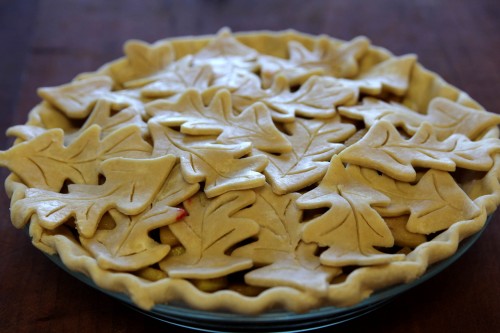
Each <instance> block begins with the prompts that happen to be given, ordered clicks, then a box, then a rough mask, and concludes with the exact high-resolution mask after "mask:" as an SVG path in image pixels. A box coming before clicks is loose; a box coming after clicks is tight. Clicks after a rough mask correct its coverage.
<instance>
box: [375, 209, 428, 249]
mask: <svg viewBox="0 0 500 333" xmlns="http://www.w3.org/2000/svg"><path fill="white" fill-rule="evenodd" d="M384 220H385V223H387V226H388V227H389V229H390V230H391V232H392V236H393V237H394V245H396V246H401V247H403V248H410V249H414V248H416V247H417V246H419V245H420V244H422V243H424V242H426V241H427V237H426V236H425V235H422V234H419V233H415V232H411V231H409V230H408V229H407V228H406V226H407V224H408V215H401V216H395V217H384Z"/></svg>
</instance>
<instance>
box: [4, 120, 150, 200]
mask: <svg viewBox="0 0 500 333" xmlns="http://www.w3.org/2000/svg"><path fill="white" fill-rule="evenodd" d="M100 134H101V130H100V128H99V126H97V125H92V126H91V127H89V128H88V129H87V130H85V132H83V133H82V134H81V135H80V136H79V137H77V138H76V139H75V140H74V141H73V142H72V143H71V144H70V145H68V146H67V147H66V146H64V144H63V141H64V134H63V131H62V130H60V129H51V130H48V131H46V132H44V133H42V134H41V135H40V136H38V137H35V138H33V139H32V140H30V141H25V142H22V143H20V144H17V145H14V146H13V147H12V148H10V149H9V150H7V151H3V152H0V165H3V166H6V167H7V168H9V169H10V170H11V171H12V172H14V173H15V174H17V175H18V176H19V177H20V178H21V179H22V180H23V182H24V183H25V184H26V185H28V186H29V187H37V188H41V189H46V190H54V191H59V190H60V189H61V187H62V186H63V183H64V181H65V180H66V179H69V180H70V181H72V182H73V183H77V184H97V182H98V177H99V169H100V168H99V165H100V163H101V161H103V160H106V159H108V158H112V157H127V158H148V157H150V156H151V153H152V147H151V145H149V143H147V142H146V141H144V140H143V139H142V137H141V133H140V129H139V128H138V127H136V126H127V127H122V128H120V129H119V130H116V131H115V132H113V133H112V134H110V135H108V136H107V137H106V138H104V139H103V140H100Z"/></svg>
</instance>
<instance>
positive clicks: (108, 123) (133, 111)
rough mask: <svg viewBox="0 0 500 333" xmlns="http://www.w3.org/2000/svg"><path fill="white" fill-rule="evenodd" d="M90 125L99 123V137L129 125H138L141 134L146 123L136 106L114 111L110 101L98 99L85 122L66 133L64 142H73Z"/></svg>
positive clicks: (145, 130) (144, 129) (144, 130)
mask: <svg viewBox="0 0 500 333" xmlns="http://www.w3.org/2000/svg"><path fill="white" fill-rule="evenodd" d="M92 125H99V127H100V128H101V137H105V136H107V135H109V134H111V133H113V132H114V131H115V130H118V129H120V128H122V127H126V126H129V125H135V126H138V127H139V128H140V129H141V132H142V134H143V135H145V133H146V132H147V124H146V123H145V122H144V120H142V117H141V111H140V110H138V109H137V108H136V107H134V106H130V107H127V108H125V109H123V110H120V111H118V112H116V111H115V110H113V109H112V102H110V101H108V100H98V101H97V103H96V105H95V106H94V108H93V110H92V112H91V113H90V115H89V117H88V118H87V120H86V121H85V123H84V124H83V125H82V126H81V127H80V128H79V129H78V130H77V131H75V132H71V133H66V135H65V137H64V142H65V143H66V144H69V143H71V142H73V141H74V140H76V138H78V137H79V136H80V135H82V133H83V132H84V131H85V130H87V129H88V128H89V127H91V126H92Z"/></svg>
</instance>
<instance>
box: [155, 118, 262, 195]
mask: <svg viewBox="0 0 500 333" xmlns="http://www.w3.org/2000/svg"><path fill="white" fill-rule="evenodd" d="M149 128H150V132H151V135H152V137H153V142H154V150H153V156H163V155H166V154H173V155H175V156H179V158H180V163H181V170H182V174H183V176H184V178H185V179H186V180H187V181H188V182H189V183H199V182H205V187H204V191H205V194H206V195H207V196H208V197H214V196H217V195H221V194H223V193H225V192H227V191H233V190H246V189H251V188H255V187H260V186H262V185H264V184H265V182H266V180H265V177H264V175H263V174H262V173H261V171H263V170H264V168H265V167H266V165H267V163H268V159H267V157H266V156H264V155H257V156H248V157H245V155H248V154H250V153H251V151H252V145H251V144H250V143H249V142H244V143H238V144H216V143H213V142H214V139H213V137H208V138H206V137H202V136H186V135H185V134H182V133H179V132H177V131H174V130H172V129H170V128H168V127H165V126H162V125H161V124H158V123H156V122H155V121H150V122H149Z"/></svg>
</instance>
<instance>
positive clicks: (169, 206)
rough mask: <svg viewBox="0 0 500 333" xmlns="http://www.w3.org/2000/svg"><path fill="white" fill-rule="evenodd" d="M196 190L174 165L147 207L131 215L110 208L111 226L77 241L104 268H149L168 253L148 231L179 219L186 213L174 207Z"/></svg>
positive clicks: (125, 269)
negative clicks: (112, 225) (113, 225)
mask: <svg viewBox="0 0 500 333" xmlns="http://www.w3.org/2000/svg"><path fill="white" fill-rule="evenodd" d="M198 189H199V185H198V184H188V183H186V181H185V180H184V179H183V178H182V175H181V173H180V170H179V165H178V164H176V165H175V167H174V168H173V169H172V171H170V173H169V175H168V178H167V179H166V181H165V183H164V184H163V187H162V188H161V189H160V190H159V192H158V194H157V195H156V197H155V199H154V201H153V203H152V204H151V206H150V207H148V208H147V209H146V210H144V211H143V212H141V213H139V214H137V215H131V216H130V215H126V214H123V213H121V212H119V211H118V210H116V209H111V210H110V211H109V218H111V219H112V220H113V222H114V224H115V227H114V228H112V229H106V228H104V229H100V228H99V229H97V231H96V233H95V234H94V235H93V237H91V238H84V237H80V241H81V242H82V245H83V246H84V247H85V248H86V249H87V250H89V251H90V252H92V254H93V255H94V256H95V257H96V259H97V262H98V264H99V266H101V267H103V268H106V269H113V270H118V271H130V270H138V269H141V268H144V267H147V266H149V265H153V264H155V263H157V262H159V261H160V260H162V259H163V258H164V257H165V256H166V255H167V254H168V253H169V251H170V246H169V245H167V244H159V243H157V242H156V241H155V240H153V239H152V238H151V237H150V232H151V231H152V230H155V229H158V228H161V227H165V226H167V225H169V224H172V223H174V222H178V221H180V220H181V219H183V218H184V216H185V215H186V211H185V210H184V209H183V208H178V207H176V206H177V205H178V204H180V203H181V202H183V201H185V200H187V199H189V198H190V197H192V196H193V195H194V194H195V193H196V192H197V191H198Z"/></svg>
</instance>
